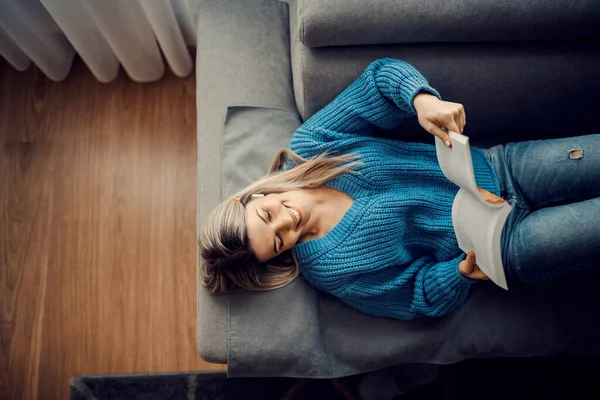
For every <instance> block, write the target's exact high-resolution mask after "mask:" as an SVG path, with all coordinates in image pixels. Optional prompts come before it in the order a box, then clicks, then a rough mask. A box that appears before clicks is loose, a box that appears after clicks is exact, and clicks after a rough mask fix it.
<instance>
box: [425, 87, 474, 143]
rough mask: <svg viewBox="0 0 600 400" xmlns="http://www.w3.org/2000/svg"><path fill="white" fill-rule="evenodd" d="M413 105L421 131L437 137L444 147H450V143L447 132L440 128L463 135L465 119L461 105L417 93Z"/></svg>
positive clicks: (427, 94)
mask: <svg viewBox="0 0 600 400" xmlns="http://www.w3.org/2000/svg"><path fill="white" fill-rule="evenodd" d="M413 105H414V106H415V111H417V117H418V119H419V124H421V126H422V127H423V129H425V130H426V131H427V132H429V133H431V134H432V135H434V136H437V137H438V138H439V139H440V140H441V141H442V142H444V143H445V144H446V146H448V147H451V146H452V142H451V141H450V136H448V132H446V131H444V130H443V129H442V128H446V129H447V130H449V131H454V132H457V133H463V129H464V127H465V125H466V124H467V117H466V114H465V108H464V107H463V105H462V104H459V103H451V102H449V101H443V100H440V99H438V98H437V97H435V96H434V95H431V94H429V93H419V94H418V95H416V96H415V100H414V102H413Z"/></svg>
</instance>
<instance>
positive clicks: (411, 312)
mask: <svg viewBox="0 0 600 400" xmlns="http://www.w3.org/2000/svg"><path fill="white" fill-rule="evenodd" d="M462 259H464V254H463V255H461V256H459V257H457V258H456V259H453V260H450V261H444V262H438V263H427V262H425V261H417V262H415V263H413V264H412V265H411V266H409V267H408V268H406V269H404V270H399V269H396V268H393V267H392V268H386V269H382V270H379V271H373V272H371V273H368V272H367V273H363V274H361V275H360V276H358V277H357V278H356V279H355V280H354V281H352V282H351V283H350V284H349V285H348V286H347V287H345V288H344V290H343V291H341V292H339V293H334V295H337V297H339V298H340V299H341V300H342V301H344V302H345V303H347V304H349V305H351V306H353V307H355V308H358V309H359V310H361V311H363V312H366V313H368V314H373V315H377V316H381V317H390V318H396V319H403V320H411V319H414V318H417V317H420V316H427V317H441V316H443V315H446V314H447V313H449V312H450V311H452V310H454V309H455V308H456V307H457V306H459V305H461V304H463V303H464V302H465V300H466V298H467V296H468V294H469V288H470V287H471V285H472V284H474V283H475V282H477V281H476V280H474V279H469V278H467V277H465V276H463V275H462V274H461V273H460V271H459V270H458V264H459V263H460V261H461V260H462Z"/></svg>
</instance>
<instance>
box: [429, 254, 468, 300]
mask: <svg viewBox="0 0 600 400" xmlns="http://www.w3.org/2000/svg"><path fill="white" fill-rule="evenodd" d="M465 257H466V255H463V256H461V257H459V258H457V259H456V262H455V263H454V262H452V263H448V264H446V270H445V271H443V272H441V273H440V274H439V275H438V279H439V285H440V286H442V287H443V288H444V289H446V290H445V291H446V292H448V293H451V292H453V291H458V292H460V291H462V290H464V289H468V288H470V287H471V285H473V284H474V283H477V282H478V280H477V279H471V278H467V277H466V276H464V275H463V274H461V273H460V270H459V269H458V265H459V263H460V262H461V261H462V260H464V259H465Z"/></svg>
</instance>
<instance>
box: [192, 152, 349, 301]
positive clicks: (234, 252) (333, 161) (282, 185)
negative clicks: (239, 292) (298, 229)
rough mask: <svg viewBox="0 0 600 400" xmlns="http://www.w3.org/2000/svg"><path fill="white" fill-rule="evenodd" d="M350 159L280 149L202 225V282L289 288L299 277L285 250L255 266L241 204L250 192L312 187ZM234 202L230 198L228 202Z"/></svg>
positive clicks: (217, 286)
mask: <svg viewBox="0 0 600 400" xmlns="http://www.w3.org/2000/svg"><path fill="white" fill-rule="evenodd" d="M356 158H358V156H356V155H341V156H331V157H330V156H329V154H328V153H323V154H320V155H318V156H316V157H314V158H312V159H310V160H306V159H304V158H302V157H300V156H299V155H298V154H296V153H295V152H293V151H292V150H289V149H283V150H280V151H279V152H278V153H277V155H276V156H275V158H274V159H273V162H272V164H271V167H270V168H269V172H268V174H267V175H266V176H265V177H263V178H262V179H260V180H258V181H256V182H254V183H252V184H250V185H249V186H247V187H246V188H244V189H243V190H242V191H240V192H239V193H237V194H236V196H233V197H231V198H228V199H226V200H225V201H223V202H222V203H221V204H220V205H219V206H217V208H215V209H214V210H213V211H212V212H211V213H210V215H209V216H208V217H207V219H206V220H205V221H204V223H203V225H202V227H201V229H200V235H199V238H198V246H199V252H200V257H201V263H200V273H201V275H202V284H203V286H205V287H206V288H207V289H208V291H209V292H210V293H219V292H221V293H222V292H229V291H232V290H235V289H238V288H241V289H246V290H256V291H264V290H272V289H277V288H281V287H283V286H286V285H288V284H290V283H291V282H292V281H293V280H294V279H296V278H297V277H298V275H299V274H300V270H299V267H298V265H297V263H296V262H295V261H294V259H293V256H292V253H291V251H289V250H288V251H287V252H284V253H282V254H280V255H279V256H277V257H276V258H274V259H271V260H269V261H268V262H265V263H261V262H259V261H258V260H257V258H256V256H255V255H254V253H253V252H252V250H251V248H250V243H249V240H248V235H247V232H246V211H245V209H246V205H247V204H248V203H249V202H250V200H251V199H252V197H251V196H252V194H256V193H260V194H263V195H268V194H273V193H283V192H288V191H292V190H302V189H316V188H318V187H320V186H322V185H324V184H325V183H327V182H328V181H330V180H332V179H334V178H336V177H337V176H339V175H340V174H343V173H347V172H354V171H352V167H354V166H356V165H358V164H360V162H359V161H356ZM234 199H235V200H234Z"/></svg>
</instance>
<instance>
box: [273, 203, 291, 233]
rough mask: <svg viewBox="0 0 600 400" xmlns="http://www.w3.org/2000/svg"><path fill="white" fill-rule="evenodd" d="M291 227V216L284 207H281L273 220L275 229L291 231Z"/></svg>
mask: <svg viewBox="0 0 600 400" xmlns="http://www.w3.org/2000/svg"><path fill="white" fill-rule="evenodd" d="M293 225H294V220H293V218H292V215H291V214H290V212H289V211H288V210H287V209H286V208H285V207H284V206H281V208H280V209H279V212H278V213H277V218H276V219H275V227H276V228H277V230H288V229H291V228H292V227H293Z"/></svg>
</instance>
